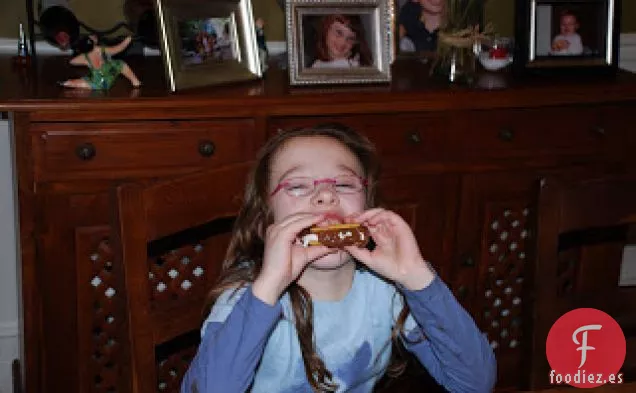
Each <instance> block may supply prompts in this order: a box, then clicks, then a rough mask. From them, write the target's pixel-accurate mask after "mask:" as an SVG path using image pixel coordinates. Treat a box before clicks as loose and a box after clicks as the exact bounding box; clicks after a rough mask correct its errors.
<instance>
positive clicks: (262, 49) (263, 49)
mask: <svg viewBox="0 0 636 393" xmlns="http://www.w3.org/2000/svg"><path fill="white" fill-rule="evenodd" d="M254 26H255V27H256V44H257V46H258V54H259V59H260V62H261V69H262V70H263V72H265V71H267V59H268V57H269V51H268V50H267V43H266V39H265V20H264V19H263V18H257V19H256V20H255V21H254Z"/></svg>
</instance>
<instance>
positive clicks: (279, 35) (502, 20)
mask: <svg viewBox="0 0 636 393" xmlns="http://www.w3.org/2000/svg"><path fill="white" fill-rule="evenodd" d="M69 2H70V5H71V7H72V8H73V9H74V10H75V13H76V14H77V15H78V17H79V18H80V19H81V20H82V21H84V22H85V23H86V24H88V25H89V26H94V27H95V28H98V29H104V28H108V27H110V26H112V25H114V24H115V23H116V22H118V21H121V20H123V16H122V11H121V9H122V4H123V2H124V0H108V1H102V0H69ZM0 3H1V5H0V37H17V35H18V23H19V22H20V21H22V22H23V23H25V25H26V11H25V5H24V1H23V0H0ZM252 7H253V8H254V14H255V15H257V16H261V17H263V18H264V19H265V23H266V27H265V34H266V35H267V39H268V40H270V41H282V40H284V39H285V18H284V15H283V12H282V10H281V9H280V7H279V6H278V3H277V2H276V0H252ZM16 16H17V17H16ZM486 20H487V21H489V22H491V23H492V24H493V25H494V27H495V29H496V31H497V32H498V33H500V34H502V35H512V34H513V30H514V22H513V21H514V0H486ZM621 23H622V29H621V30H622V32H636V0H623V15H622V21H621Z"/></svg>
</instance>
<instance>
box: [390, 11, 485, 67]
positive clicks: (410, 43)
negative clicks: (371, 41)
mask: <svg viewBox="0 0 636 393" xmlns="http://www.w3.org/2000/svg"><path fill="white" fill-rule="evenodd" d="M393 2H394V9H395V20H394V34H393V35H394V37H395V52H396V55H397V57H404V56H413V55H415V56H423V57H427V56H434V55H435V52H436V50H437V38H438V33H439V31H440V30H441V29H443V28H444V26H445V25H446V24H447V23H448V19H449V11H450V10H456V12H459V13H462V14H463V15H464V17H465V24H466V25H469V26H479V27H480V28H483V27H484V0H393Z"/></svg>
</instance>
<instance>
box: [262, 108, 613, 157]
mask: <svg viewBox="0 0 636 393" xmlns="http://www.w3.org/2000/svg"><path fill="white" fill-rule="evenodd" d="M615 116H616V110H615V108H611V107H607V108H604V107H600V108H598V107H549V108H537V109H497V110H494V109H493V110H484V111H450V112H438V113H430V114H390V113H387V114H382V115H372V116H341V117H329V118H321V117H301V118H279V119H274V120H272V121H271V122H270V124H269V130H270V132H279V131H281V130H285V129H289V128H292V127H298V126H311V125H315V124H318V123H320V122H330V121H334V122H338V123H342V124H345V125H347V126H350V127H352V128H354V129H356V130H358V131H360V132H362V133H363V134H365V135H367V136H368V137H369V138H370V139H371V141H372V142H374V143H375V144H376V146H377V148H378V152H379V153H380V155H381V156H384V157H391V158H392V159H393V161H405V160H407V161H411V162H412V161H413V160H416V161H421V162H424V161H425V162H426V163H434V162H441V163H449V162H460V163H461V162H466V163H470V162H475V161H484V160H485V161H491V160H499V159H514V158H520V159H523V160H527V158H528V157H540V156H543V157H551V158H558V156H570V155H586V156H590V159H596V158H597V157H601V158H602V156H605V157H608V156H614V158H616V157H615V156H616V153H617V152H618V151H620V150H621V149H622V146H624V143H625V133H624V130H623V129H621V128H620V127H616V126H615V123H616V122H615V121H610V119H612V118H613V117H615Z"/></svg>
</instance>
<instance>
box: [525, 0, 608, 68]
mask: <svg viewBox="0 0 636 393" xmlns="http://www.w3.org/2000/svg"><path fill="white" fill-rule="evenodd" d="M620 3H621V2H620V0H517V1H516V3H515V7H516V14H517V20H516V29H515V30H516V31H515V41H516V48H515V56H514V62H513V69H514V71H515V72H516V73H517V74H582V73H584V74H614V73H616V72H617V70H618V56H619V39H620Z"/></svg>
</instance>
